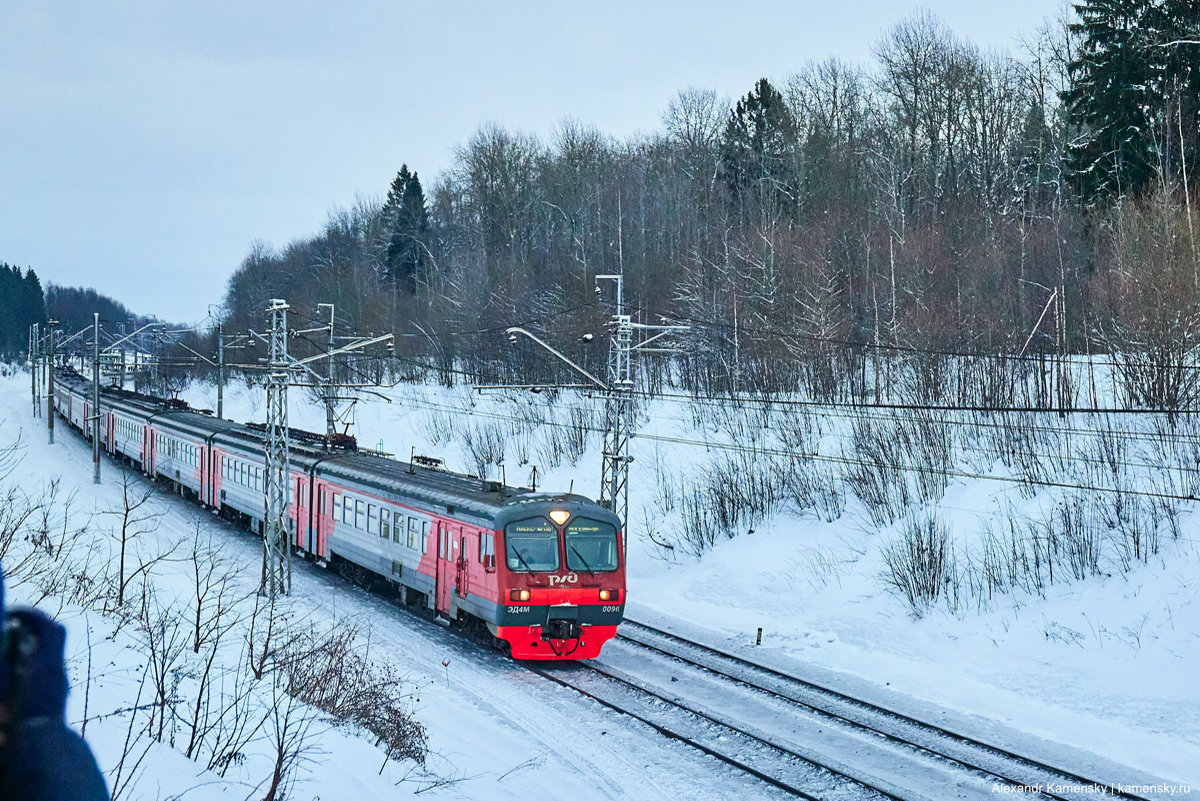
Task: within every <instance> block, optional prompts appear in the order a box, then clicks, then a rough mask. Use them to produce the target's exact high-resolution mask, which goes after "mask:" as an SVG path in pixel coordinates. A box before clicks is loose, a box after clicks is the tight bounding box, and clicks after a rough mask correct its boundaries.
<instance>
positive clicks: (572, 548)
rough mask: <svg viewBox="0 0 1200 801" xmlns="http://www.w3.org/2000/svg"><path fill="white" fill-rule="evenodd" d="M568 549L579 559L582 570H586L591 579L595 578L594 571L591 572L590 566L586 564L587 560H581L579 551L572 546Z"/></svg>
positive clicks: (581, 556) (581, 555)
mask: <svg viewBox="0 0 1200 801" xmlns="http://www.w3.org/2000/svg"><path fill="white" fill-rule="evenodd" d="M570 547H571V553H573V554H575V555H576V556H578V557H579V561H580V562H583V568H584V570H586V571H587V572H589V573H591V574H592V578H595V577H596V571H595V570H592V566H591V565H590V564H588V560H586V559H584V558H583V554H581V553H580V552H579V549H578V548H576V547H575V546H574V545H572V546H570Z"/></svg>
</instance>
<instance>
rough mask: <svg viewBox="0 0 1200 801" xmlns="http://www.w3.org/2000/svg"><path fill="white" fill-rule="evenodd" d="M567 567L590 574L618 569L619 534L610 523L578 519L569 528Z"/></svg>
mask: <svg viewBox="0 0 1200 801" xmlns="http://www.w3.org/2000/svg"><path fill="white" fill-rule="evenodd" d="M567 567H568V568H569V569H571V570H586V571H587V572H589V573H611V572H612V571H614V570H616V569H617V532H616V529H614V528H613V527H612V526H611V525H609V524H608V523H601V522H599V521H597V520H587V519H585V518H581V517H580V518H576V519H575V520H572V521H571V523H570V525H568V526H567Z"/></svg>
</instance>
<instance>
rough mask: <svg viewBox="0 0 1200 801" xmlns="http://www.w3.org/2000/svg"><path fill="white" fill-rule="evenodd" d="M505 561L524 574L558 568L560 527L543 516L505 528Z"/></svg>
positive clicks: (509, 567) (511, 568)
mask: <svg viewBox="0 0 1200 801" xmlns="http://www.w3.org/2000/svg"><path fill="white" fill-rule="evenodd" d="M504 545H505V556H504V558H505V564H507V565H508V569H509V570H514V571H517V572H521V573H534V572H537V573H541V572H544V571H550V570H558V529H556V528H554V526H552V525H550V521H549V520H546V519H545V518H542V517H533V518H530V519H529V520H518V521H517V522H515V523H509V524H508V525H507V526H505V527H504Z"/></svg>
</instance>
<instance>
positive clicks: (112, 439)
mask: <svg viewBox="0 0 1200 801" xmlns="http://www.w3.org/2000/svg"><path fill="white" fill-rule="evenodd" d="M104 421H105V422H106V423H107V425H106V426H105V429H106V431H105V432H104V438H105V440H106V441H107V444H108V452H109V453H116V452H117V416H116V414H114V413H113V412H109V413H108V414H107V415H105V417H104Z"/></svg>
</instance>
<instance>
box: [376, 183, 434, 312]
mask: <svg viewBox="0 0 1200 801" xmlns="http://www.w3.org/2000/svg"><path fill="white" fill-rule="evenodd" d="M383 215H384V220H385V222H386V225H387V250H386V252H385V254H384V270H385V275H386V276H387V278H388V279H389V280H391V281H395V282H397V283H399V284H401V285H402V286H404V288H406V289H407V290H408V291H409V293H410V294H416V291H417V283H418V280H421V279H423V278H424V273H425V265H426V261H427V257H428V253H427V246H426V244H425V239H426V236H427V235H428V232H429V210H428V208H427V207H426V205H425V192H424V190H422V188H421V179H420V178H418V177H417V174H416V173H415V172H413V173H410V172H409V171H408V165H407V164H403V165H401V167H400V172H398V173H397V174H396V178H395V180H393V181H392V186H391V188H390V189H389V190H388V196H387V201H386V202H385V203H384V206H383Z"/></svg>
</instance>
